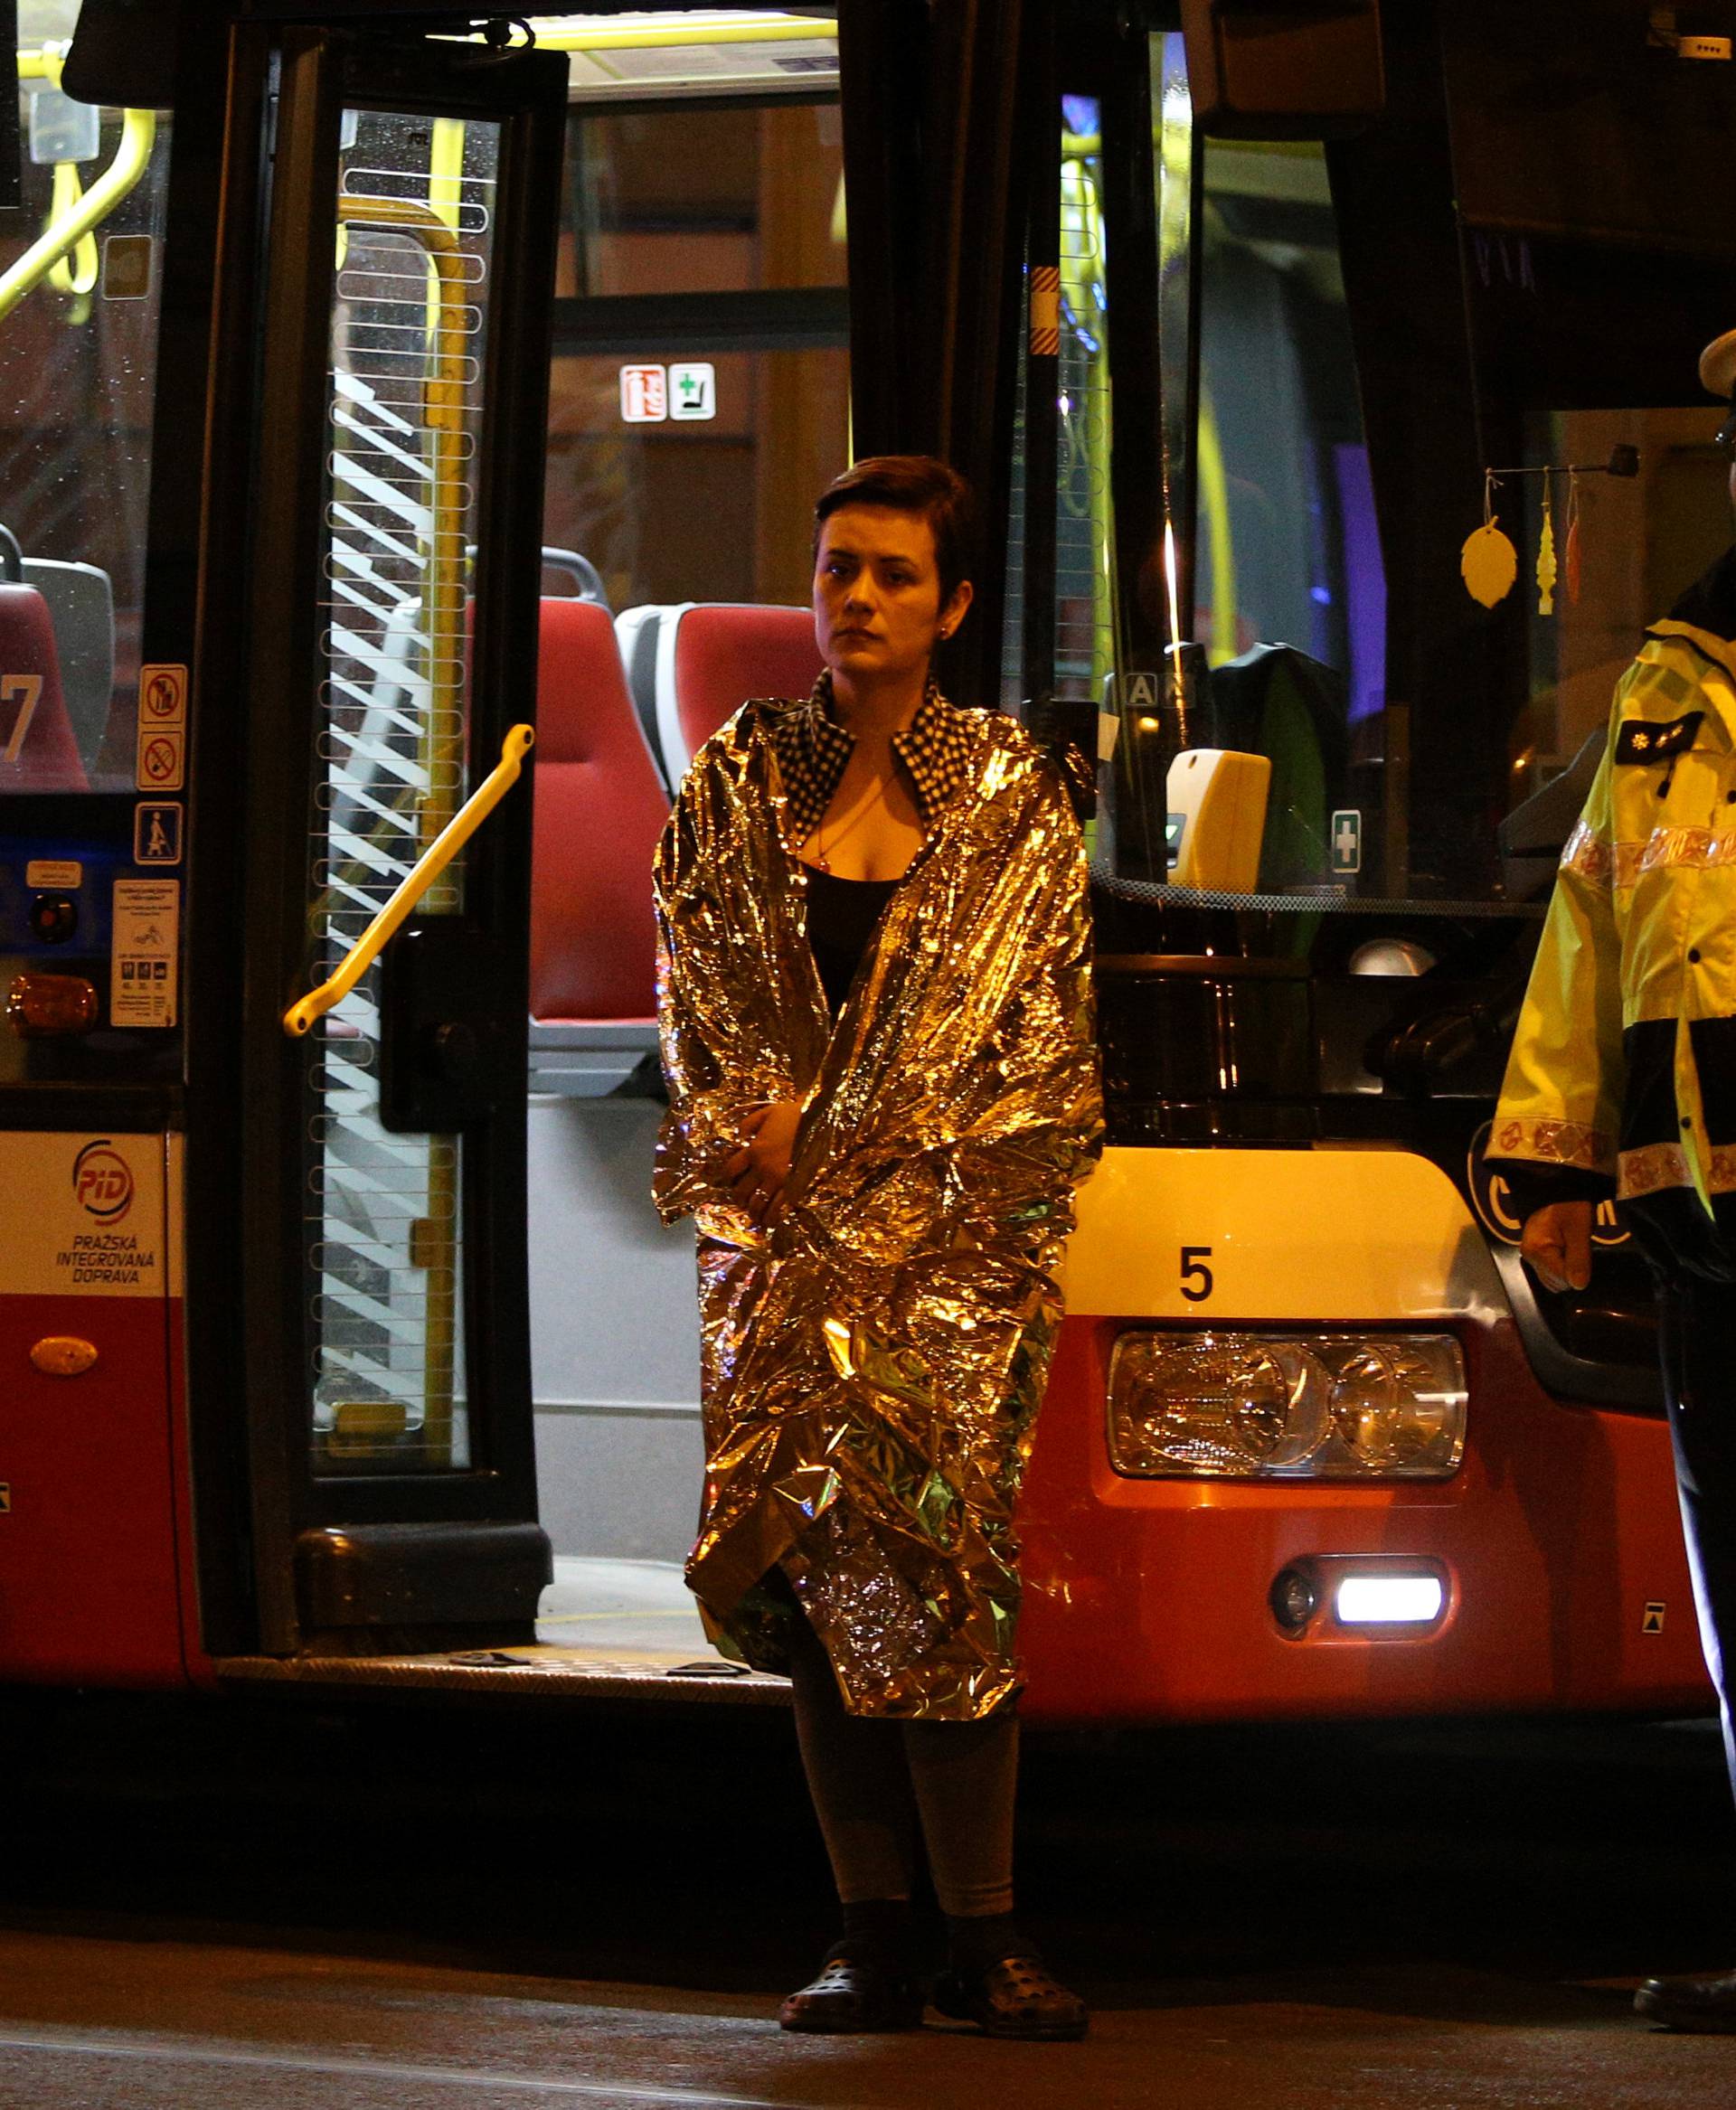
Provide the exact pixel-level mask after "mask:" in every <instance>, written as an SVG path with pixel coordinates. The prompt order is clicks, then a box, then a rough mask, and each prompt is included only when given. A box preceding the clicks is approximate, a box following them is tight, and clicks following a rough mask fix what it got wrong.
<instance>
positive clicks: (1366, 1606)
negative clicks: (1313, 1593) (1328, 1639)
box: [1333, 1575, 1447, 1626]
mask: <svg viewBox="0 0 1736 2110" xmlns="http://www.w3.org/2000/svg"><path fill="white" fill-rule="evenodd" d="M1446 1597H1447V1592H1446V1589H1445V1587H1444V1586H1443V1584H1442V1582H1441V1579H1440V1578H1439V1576H1438V1575H1347V1576H1346V1577H1345V1578H1344V1581H1343V1582H1341V1583H1340V1584H1339V1585H1338V1594H1337V1596H1336V1597H1335V1599H1334V1600H1333V1606H1334V1609H1335V1611H1336V1613H1337V1615H1338V1623H1339V1625H1341V1626H1427V1625H1430V1624H1431V1623H1432V1622H1433V1621H1434V1620H1436V1619H1439V1616H1440V1608H1441V1606H1442V1605H1443V1604H1444V1603H1445V1602H1446Z"/></svg>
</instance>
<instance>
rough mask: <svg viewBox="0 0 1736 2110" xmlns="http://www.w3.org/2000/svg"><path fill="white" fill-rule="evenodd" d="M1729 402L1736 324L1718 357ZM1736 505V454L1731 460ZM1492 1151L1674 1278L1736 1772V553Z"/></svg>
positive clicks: (1546, 1261)
mask: <svg viewBox="0 0 1736 2110" xmlns="http://www.w3.org/2000/svg"><path fill="white" fill-rule="evenodd" d="M1700 377H1701V380H1702V381H1703V382H1704V384H1705V386H1706V387H1707V388H1708V389H1709V390H1710V391H1712V394H1714V395H1719V396H1722V397H1724V398H1726V399H1727V400H1731V412H1730V416H1729V417H1728V418H1727V419H1726V420H1725V422H1724V425H1723V427H1722V429H1721V430H1720V432H1719V434H1718V440H1719V444H1720V445H1721V446H1722V447H1724V448H1725V449H1726V451H1727V452H1730V453H1731V458H1732V460H1733V461H1736V398H1733V397H1732V391H1736V330H1732V331H1731V332H1729V333H1728V334H1726V335H1724V336H1722V337H1719V338H1718V339H1716V340H1715V342H1713V343H1712V344H1709V345H1708V346H1707V347H1706V349H1705V351H1704V352H1703V353H1702V355H1701V361H1700ZM1731 501H1732V504H1736V468H1732V471H1731ZM1488 1155H1489V1156H1490V1158H1491V1159H1493V1160H1496V1161H1498V1162H1499V1163H1500V1164H1501V1169H1502V1173H1503V1175H1504V1176H1505V1179H1506V1181H1507V1183H1508V1185H1509V1188H1510V1189H1511V1190H1512V1192H1514V1196H1515V1199H1516V1200H1517V1202H1518V1205H1519V1209H1520V1211H1521V1213H1522V1214H1523V1215H1524V1219H1525V1223H1524V1238H1523V1240H1522V1250H1523V1252H1524V1257H1525V1258H1526V1260H1527V1261H1528V1262H1529V1263H1530V1264H1531V1266H1532V1267H1533V1269H1534V1270H1535V1272H1536V1274H1537V1275H1538V1276H1539V1278H1540V1279H1541V1280H1542V1281H1543V1284H1544V1285H1545V1286H1547V1287H1548V1288H1551V1289H1554V1290H1563V1289H1567V1288H1569V1287H1571V1288H1575V1289H1583V1288H1584V1287H1585V1286H1586V1285H1587V1284H1588V1282H1589V1281H1590V1272H1591V1222H1592V1216H1593V1212H1594V1210H1596V1208H1597V1205H1598V1204H1599V1201H1605V1200H1607V1199H1609V1197H1610V1196H1611V1195H1614V1196H1617V1197H1618V1199H1619V1200H1620V1201H1622V1203H1623V1204H1624V1208H1625V1210H1626V1214H1627V1220H1628V1224H1629V1226H1630V1227H1631V1229H1632V1230H1633V1233H1634V1236H1635V1238H1636V1239H1637V1242H1638V1243H1639V1245H1640V1248H1641V1249H1642V1250H1643V1251H1644V1252H1645V1254H1646V1258H1648V1260H1649V1261H1650V1262H1651V1264H1652V1267H1653V1269H1654V1271H1655V1273H1656V1276H1657V1282H1658V1299H1659V1319H1660V1325H1659V1338H1660V1343H1661V1348H1662V1353H1663V1363H1664V1380H1665V1395H1666V1398H1667V1400H1668V1405H1669V1415H1670V1427H1671V1432H1672V1436H1673V1439H1674V1444H1675V1462H1676V1479H1677V1484H1678V1486H1679V1489H1680V1493H1681V1502H1682V1517H1683V1524H1684V1531H1685V1532H1686V1537H1687V1547H1688V1558H1689V1565H1690V1567H1691V1568H1692V1570H1693V1574H1694V1597H1695V1602H1696V1605H1697V1607H1698V1611H1699V1615H1700V1633H1701V1639H1702V1643H1703V1647H1704V1650H1705V1655H1706V1663H1707V1666H1708V1668H1709V1669H1710V1671H1711V1672H1712V1680H1713V1682H1714V1683H1715V1684H1716V1686H1717V1688H1718V1695H1719V1700H1720V1702H1721V1705H1722V1711H1723V1723H1724V1746H1725V1751H1726V1754H1727V1757H1728V1759H1729V1763H1730V1767H1731V1782H1732V1785H1733V1786H1736V1729H1733V1728H1732V1712H1731V1702H1732V1685H1733V1684H1736V1295H1732V1290H1731V1286H1732V1285H1736V548H1732V549H1731V550H1730V551H1726V552H1725V554H1724V555H1723V556H1722V557H1721V558H1720V559H1719V560H1718V561H1717V563H1715V564H1714V565H1713V566H1712V569H1711V570H1709V571H1708V572H1707V573H1706V574H1705V576H1704V577H1703V578H1702V579H1700V580H1698V581H1697V583H1696V584H1695V585H1694V586H1693V587H1691V588H1690V589H1688V591H1687V592H1686V593H1685V594H1684V596H1683V597H1682V598H1681V599H1680V600H1679V601H1678V602H1677V603H1676V604H1675V608H1672V609H1671V610H1670V613H1669V615H1668V617H1665V620H1664V621H1662V622H1660V623H1656V624H1654V625H1653V626H1652V627H1651V629H1649V630H1648V631H1647V632H1646V641H1645V644H1644V645H1643V646H1642V647H1641V649H1640V652H1639V655H1638V656H1637V658H1636V659H1635V660H1634V662H1633V664H1632V665H1631V666H1629V668H1628V671H1627V673H1626V674H1624V675H1623V676H1622V679H1621V681H1620V683H1619V684H1618V687H1617V690H1616V698H1615V708H1614V711H1613V714H1612V716H1611V719H1610V725H1609V745H1608V747H1607V748H1606V749H1605V751H1604V757H1603V761H1602V765H1601V767H1600V768H1599V770H1598V774H1597V777H1596V778H1595V780H1594V781H1593V783H1592V786H1591V790H1590V795H1589V796H1588V797H1587V799H1586V803H1585V809H1584V812H1583V814H1582V815H1581V816H1580V823H1579V825H1578V826H1577V827H1576V828H1575V829H1574V831H1573V833H1572V834H1571V836H1570V837H1569V838H1568V842H1567V845H1566V847H1565V849H1564V850H1563V851H1562V852H1561V871H1560V874H1559V876H1558V878H1557V881H1556V885H1555V892H1554V897H1553V899H1552V901H1551V903H1550V909H1549V917H1548V920H1547V922H1546V923H1545V925H1544V928H1543V942H1542V944H1541V946H1540V947H1539V948H1538V953H1537V958H1536V962H1535V964H1534V966H1533V969H1532V975H1531V983H1530V986H1529V988H1528V990H1527V992H1526V995H1525V1003H1524V1010H1523V1012H1522V1013H1521V1014H1520V1019H1519V1025H1518V1030H1517V1032H1516V1034H1515V1036H1514V1044H1513V1052H1512V1054H1511V1056H1510V1057H1509V1059H1508V1062H1507V1071H1506V1077H1505V1080H1504V1082H1503V1085H1502V1088H1501V1101H1500V1105H1499V1106H1498V1107H1497V1108H1496V1110H1495V1125H1494V1128H1493V1130H1492V1132H1491V1135H1490V1139H1489V1145H1488ZM1635 2005H1636V2006H1637V2008H1638V2010H1639V2011H1640V2012H1641V2013H1642V2014H1644V2015H1648V2016H1650V2017H1651V2018H1652V2019H1653V2020H1654V2021H1661V2022H1665V2023H1666V2024H1668V2025H1669V2026H1670V2027H1672V2028H1674V2029H1679V2030H1731V2031H1736V1970H1733V1971H1731V1972H1728V1973H1723V1974H1722V1975H1712V1976H1709V1977H1703V1978H1653V1979H1648V1980H1647V1981H1646V1983H1645V1984H1644V1985H1643V1986H1642V1987H1641V1988H1640V1990H1639V1992H1638V1993H1637V1995H1636V1996H1635Z"/></svg>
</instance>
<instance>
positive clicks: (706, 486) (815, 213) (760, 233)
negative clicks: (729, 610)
mask: <svg viewBox="0 0 1736 2110" xmlns="http://www.w3.org/2000/svg"><path fill="white" fill-rule="evenodd" d="M827 48H828V49H829V48H830V47H829V46H828V47H827ZM797 78H798V79H801V80H808V79H810V78H811V77H810V76H808V75H801V76H797ZM833 85H834V87H835V80H834V83H833ZM565 213H566V218H565V224H564V227H563V231H562V244H561V280H560V284H559V287H558V289H557V291H558V298H557V305H556V325H555V341H556V358H555V361H554V367H553V373H552V405H551V418H550V429H549V462H548V488H547V499H546V512H545V525H544V541H545V542H548V543H550V544H551V545H552V546H555V547H559V548H563V549H571V550H577V551H580V552H582V553H583V554H584V555H585V556H586V557H587V558H588V559H589V560H590V561H591V562H592V563H593V564H594V565H595V566H596V567H597V570H598V571H599V573H600V574H601V577H602V579H603V584H604V589H605V592H606V595H607V598H608V599H609V604H610V606H611V607H612V608H615V609H616V610H618V611H619V610H623V609H626V608H634V607H638V606H643V605H646V604H651V603H669V602H680V601H747V602H762V603H786V604H788V603H797V604H800V603H806V602H807V598H808V591H809V587H808V580H809V573H810V569H811V565H810V555H809V532H810V517H811V516H810V508H811V506H812V504H813V499H814V495H815V493H816V491H818V490H820V489H821V488H823V487H824V485H826V483H827V482H828V481H829V480H830V479H831V478H832V477H833V476H835V475H836V474H837V473H838V472H839V471H840V470H841V469H842V468H843V467H844V464H845V462H846V461H847V459H848V455H849V358H848V352H847V344H848V323H847V310H846V301H845V294H844V189H843V144H842V135H841V131H840V124H839V112H838V109H837V107H836V105H835V103H834V102H818V103H815V102H800V103H795V104H793V105H791V104H778V105H767V104H764V103H754V104H748V105H737V106H733V107H722V108H688V107H686V106H685V105H684V104H682V103H679V102H673V103H671V102H665V103H662V104H658V105H656V106H652V107H646V108H630V109H623V110H618V109H613V108H594V107H590V106H588V105H584V104H580V105H579V106H578V107H576V108H575V109H574V111H573V113H572V116H571V121H570V128H569V135H568V182H567V189H566V203H565Z"/></svg>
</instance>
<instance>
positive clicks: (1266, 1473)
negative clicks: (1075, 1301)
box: [1109, 1331, 1466, 1480]
mask: <svg viewBox="0 0 1736 2110" xmlns="http://www.w3.org/2000/svg"><path fill="white" fill-rule="evenodd" d="M1465 1406H1466V1389H1465V1361H1464V1357H1463V1356H1462V1355H1461V1353H1460V1352H1459V1346H1458V1342H1457V1341H1456V1340H1454V1338H1453V1336H1452V1335H1451V1334H1450V1333H1153V1332H1142V1331H1134V1332H1129V1333H1123V1334H1122V1335H1121V1336H1120V1338H1119V1339H1118V1341H1117V1342H1116V1344H1115V1350H1114V1352H1113V1354H1112V1355H1111V1357H1110V1359H1109V1460H1110V1463H1111V1464H1112V1465H1114V1467H1115V1469H1116V1471H1117V1472H1118V1473H1125V1474H1129V1475H1131V1476H1133V1477H1136V1478H1142V1479H1159V1478H1163V1479H1166V1478H1172V1477H1174V1478H1181V1479H1238V1480H1247V1479H1303V1480H1314V1479H1319V1480H1448V1479H1450V1478H1451V1477H1452V1475H1453V1474H1455V1473H1456V1472H1457V1471H1458V1465H1459V1461H1460V1459H1461V1458H1462V1457H1463V1456H1464V1454H1465Z"/></svg>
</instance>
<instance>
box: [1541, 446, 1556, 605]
mask: <svg viewBox="0 0 1736 2110" xmlns="http://www.w3.org/2000/svg"><path fill="white" fill-rule="evenodd" d="M1556 576H1557V574H1556V570H1555V508H1554V506H1553V505H1552V504H1551V503H1550V496H1549V477H1548V475H1547V474H1545V475H1544V477H1543V533H1542V535H1541V536H1540V537H1539V538H1538V542H1537V613H1538V614H1539V615H1540V616H1552V615H1553V614H1554V613H1555V579H1556Z"/></svg>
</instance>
